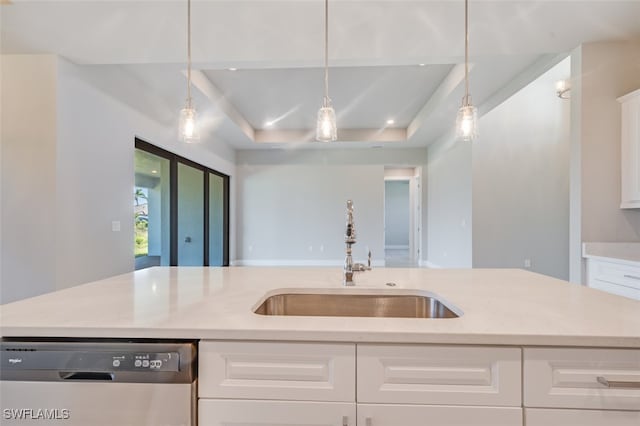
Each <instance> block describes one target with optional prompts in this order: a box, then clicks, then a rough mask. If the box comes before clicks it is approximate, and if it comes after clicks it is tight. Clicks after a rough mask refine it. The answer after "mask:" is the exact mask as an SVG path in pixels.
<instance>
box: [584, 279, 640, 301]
mask: <svg viewBox="0 0 640 426" xmlns="http://www.w3.org/2000/svg"><path fill="white" fill-rule="evenodd" d="M589 287H591V288H595V289H598V290H602V291H606V292H607V293H611V294H615V295H618V296H624V297H628V298H630V299H635V300H640V289H635V288H632V287H628V286H626V285H620V284H613V283H610V282H607V281H602V280H591V281H590V282H589Z"/></svg>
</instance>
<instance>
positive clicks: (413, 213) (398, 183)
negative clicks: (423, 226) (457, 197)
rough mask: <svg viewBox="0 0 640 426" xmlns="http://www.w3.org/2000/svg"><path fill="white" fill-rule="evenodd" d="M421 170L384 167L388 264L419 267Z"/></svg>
mask: <svg viewBox="0 0 640 426" xmlns="http://www.w3.org/2000/svg"><path fill="white" fill-rule="evenodd" d="M420 200H421V197H420V170H419V169H418V168H414V167H410V168H385V174H384V250H385V266H386V267H416V266H418V265H419V258H420V240H421V239H420Z"/></svg>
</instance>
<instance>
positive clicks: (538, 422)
mask: <svg viewBox="0 0 640 426" xmlns="http://www.w3.org/2000/svg"><path fill="white" fill-rule="evenodd" d="M524 413H525V414H524V415H525V423H526V425H527V426H603V425H606V426H638V425H640V411H605V410H557V409H553V410H550V409H544V408H527V409H525V410H524Z"/></svg>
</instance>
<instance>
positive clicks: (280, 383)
mask: <svg viewBox="0 0 640 426" xmlns="http://www.w3.org/2000/svg"><path fill="white" fill-rule="evenodd" d="M355 374H356V372H355V345H354V344H328V343H322V344H313V343H271V342H217V341H208V342H207V341H205V342H201V343H200V346H199V373H198V376H199V379H198V382H199V384H198V394H199V396H200V397H205V398H246V399H288V400H298V401H300V400H302V401H355Z"/></svg>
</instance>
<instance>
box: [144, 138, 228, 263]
mask: <svg viewBox="0 0 640 426" xmlns="http://www.w3.org/2000/svg"><path fill="white" fill-rule="evenodd" d="M135 148H136V149H140V150H142V151H145V152H148V153H151V154H154V155H157V156H158V157H162V158H165V159H167V160H169V212H170V213H169V217H170V220H169V228H170V236H169V239H170V243H169V265H170V266H178V163H181V164H184V165H187V166H189V167H193V168H195V169H197V170H201V171H202V172H203V174H202V175H203V179H204V182H203V183H204V193H203V195H204V211H203V214H204V218H203V219H204V222H203V223H204V230H203V232H204V235H203V244H204V247H203V249H204V261H203V266H210V265H209V231H210V224H209V218H210V215H209V213H210V208H211V206H210V201H209V181H210V179H209V177H210V175H216V176H219V177H221V178H222V179H223V206H222V214H223V218H222V224H223V225H222V226H223V239H222V266H229V219H230V218H229V191H230V179H231V178H230V177H229V176H228V175H225V174H224V173H220V172H219V171H217V170H213V169H210V168H208V167H206V166H203V165H202V164H199V163H196V162H195V161H192V160H189V159H187V158H184V157H182V156H180V155H178V154H174V153H173V152H170V151H167V150H165V149H162V148H160V147H158V146H156V145H153V144H151V143H149V142H146V141H144V140H142V139H140V138H138V137H136V138H135Z"/></svg>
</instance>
